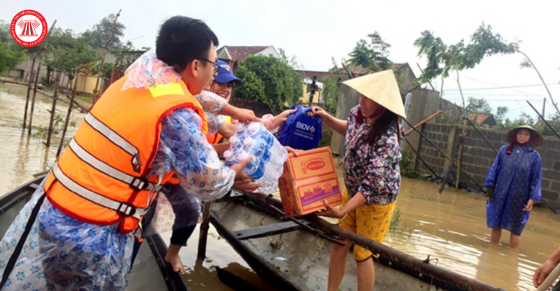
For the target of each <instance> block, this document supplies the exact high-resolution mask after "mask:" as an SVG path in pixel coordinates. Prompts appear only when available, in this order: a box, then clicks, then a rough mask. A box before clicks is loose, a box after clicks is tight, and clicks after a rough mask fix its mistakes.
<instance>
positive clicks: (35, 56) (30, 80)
mask: <svg viewBox="0 0 560 291" xmlns="http://www.w3.org/2000/svg"><path fill="white" fill-rule="evenodd" d="M36 59H37V54H33V63H31V72H30V73H29V84H28V85H27V97H26V98H25V111H24V113H23V128H25V127H26V126H27V107H28V106H29V93H31V85H32V84H33V69H34V68H35V60H36Z"/></svg>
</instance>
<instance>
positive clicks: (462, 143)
mask: <svg viewBox="0 0 560 291" xmlns="http://www.w3.org/2000/svg"><path fill="white" fill-rule="evenodd" d="M456 72H457V85H459V92H460V93H461V99H462V100H463V108H464V109H465V110H467V108H466V106H465V97H464V96H463V90H462V89H461V82H459V70H457V71H456ZM466 134H467V116H466V115H465V113H463V130H462V132H461V135H460V137H459V142H460V145H459V155H458V156H457V182H456V183H455V189H456V190H458V189H459V183H460V182H461V165H462V163H463V148H464V147H465V135H466Z"/></svg>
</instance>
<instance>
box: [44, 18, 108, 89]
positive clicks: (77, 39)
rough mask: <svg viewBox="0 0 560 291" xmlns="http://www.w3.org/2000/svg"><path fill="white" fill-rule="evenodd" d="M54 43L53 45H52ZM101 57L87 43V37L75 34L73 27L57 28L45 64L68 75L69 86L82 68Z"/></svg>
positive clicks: (51, 39) (53, 33)
mask: <svg viewBox="0 0 560 291" xmlns="http://www.w3.org/2000/svg"><path fill="white" fill-rule="evenodd" d="M51 44H52V46H51ZM98 58H99V54H98V53H96V52H95V50H94V49H93V48H92V47H91V46H89V45H88V44H87V39H86V38H84V37H82V36H79V35H75V34H74V33H73V31H72V30H71V29H67V30H62V29H55V30H54V31H53V32H52V34H51V38H50V43H49V51H48V54H47V57H46V59H45V65H46V66H47V67H48V68H49V69H51V70H52V69H54V70H61V71H63V72H64V73H66V74H67V75H68V86H70V84H71V81H72V79H74V77H75V75H76V74H77V73H78V71H79V70H80V69H84V68H86V66H87V65H88V64H89V63H91V62H93V61H95V60H96V59H98Z"/></svg>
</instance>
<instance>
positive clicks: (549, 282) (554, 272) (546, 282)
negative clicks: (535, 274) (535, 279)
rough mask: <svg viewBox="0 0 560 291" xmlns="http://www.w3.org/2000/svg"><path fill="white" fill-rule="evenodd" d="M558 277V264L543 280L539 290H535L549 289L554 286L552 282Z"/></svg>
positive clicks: (543, 290) (559, 269)
mask: <svg viewBox="0 0 560 291" xmlns="http://www.w3.org/2000/svg"><path fill="white" fill-rule="evenodd" d="M558 277H560V264H559V265H558V266H556V268H554V270H552V272H550V274H549V275H548V277H546V279H544V282H542V284H541V285H540V286H539V288H537V291H546V290H548V288H550V287H551V286H552V285H553V284H554V281H556V279H558Z"/></svg>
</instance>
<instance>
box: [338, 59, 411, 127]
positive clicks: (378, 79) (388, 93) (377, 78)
mask: <svg viewBox="0 0 560 291" xmlns="http://www.w3.org/2000/svg"><path fill="white" fill-rule="evenodd" d="M343 84H345V85H347V86H348V87H350V88H352V89H354V90H356V91H358V93H360V94H362V95H364V96H365V97H367V98H369V99H371V100H373V101H375V102H376V103H377V104H379V105H381V106H383V107H385V108H387V109H389V110H390V111H392V112H393V113H395V114H397V115H399V116H401V117H403V118H406V113H405V111H404V105H403V102H402V98H401V92H400V90H399V85H397V79H395V73H394V72H393V70H386V71H382V72H378V73H373V74H369V75H365V76H362V77H359V78H355V79H351V80H348V81H345V82H344V83H343Z"/></svg>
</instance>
